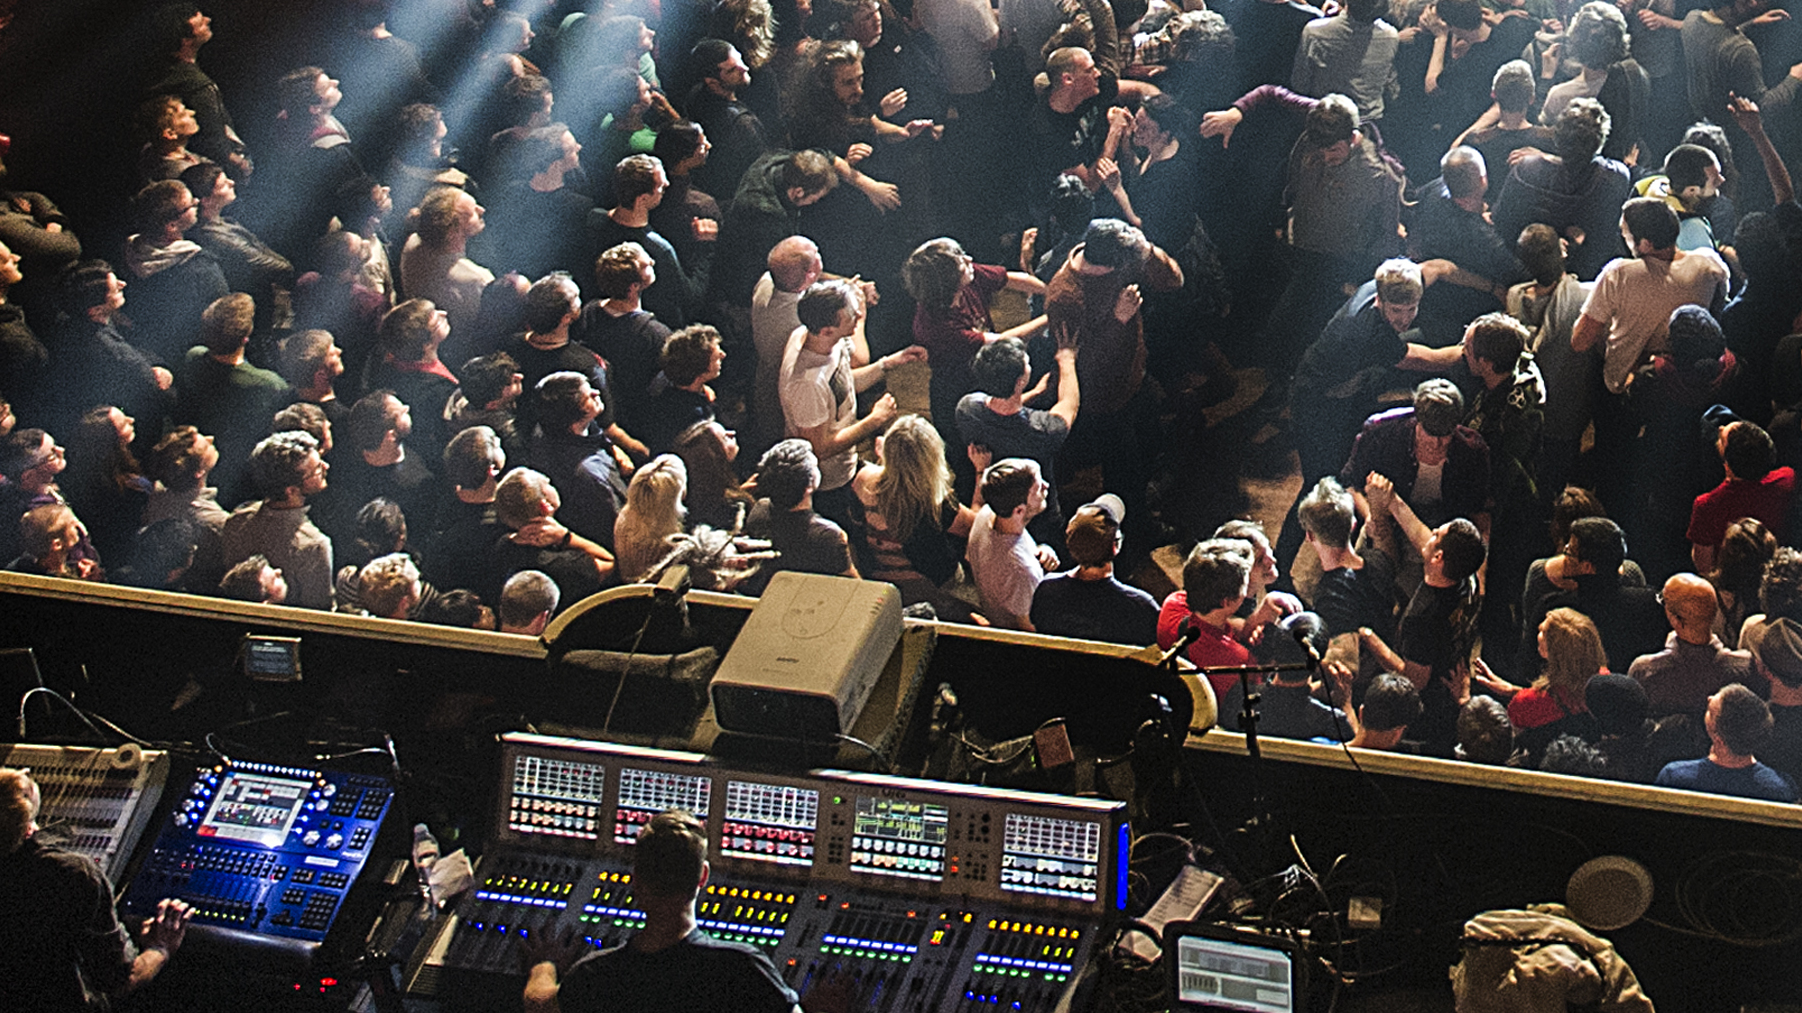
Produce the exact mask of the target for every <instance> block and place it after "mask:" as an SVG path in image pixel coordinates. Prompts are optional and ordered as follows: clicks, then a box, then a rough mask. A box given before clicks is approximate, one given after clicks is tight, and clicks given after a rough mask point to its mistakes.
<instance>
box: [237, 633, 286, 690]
mask: <svg viewBox="0 0 1802 1013" xmlns="http://www.w3.org/2000/svg"><path fill="white" fill-rule="evenodd" d="M244 670H245V671H246V672H248V673H249V674H250V676H251V678H253V679H264V680H270V681H276V682H285V681H289V680H293V679H298V678H300V638H299V637H255V636H246V637H245V638H244Z"/></svg>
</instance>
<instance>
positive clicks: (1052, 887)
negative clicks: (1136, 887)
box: [1001, 813, 1101, 903]
mask: <svg viewBox="0 0 1802 1013" xmlns="http://www.w3.org/2000/svg"><path fill="white" fill-rule="evenodd" d="M1100 862H1101V824H1099V823H1091V822H1089V821H1087V820H1060V819H1054V818H1051V817H1046V816H1026V815H1023V814H1021V813H1008V814H1007V829H1006V835H1005V837H1004V838H1003V839H1002V846H1001V889H1003V890H1011V891H1014V892H1016V893H1036V894H1041V895H1043V896H1046V897H1071V898H1074V899H1076V900H1085V901H1089V902H1091V903H1092V902H1094V901H1095V900H1096V899H1097V898H1098V897H1099V895H1100V884H1101V878H1100V872H1101V865H1100Z"/></svg>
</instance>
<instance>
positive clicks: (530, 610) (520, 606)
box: [497, 570, 559, 637]
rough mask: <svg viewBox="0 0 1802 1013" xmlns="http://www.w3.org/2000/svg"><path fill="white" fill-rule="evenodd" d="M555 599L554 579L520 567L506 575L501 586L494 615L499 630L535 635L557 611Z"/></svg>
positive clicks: (556, 595)
mask: <svg viewBox="0 0 1802 1013" xmlns="http://www.w3.org/2000/svg"><path fill="white" fill-rule="evenodd" d="M558 599H559V595H558V590H557V582H556V581H554V580H552V579H551V578H550V577H549V576H548V575H546V574H543V573H540V572H539V571H537V570H521V571H519V572H518V573H516V574H514V575H513V576H511V577H508V578H507V583H506V584H505V585H504V586H503V587H502V588H501V608H500V612H499V613H498V615H497V618H498V620H499V622H500V632H502V633H520V634H524V635H525V636H528V637H535V636H538V635H539V634H541V633H543V632H544V627H545V625H546V624H548V623H549V622H550V621H551V616H552V614H554V613H555V612H556V611H557V602H558Z"/></svg>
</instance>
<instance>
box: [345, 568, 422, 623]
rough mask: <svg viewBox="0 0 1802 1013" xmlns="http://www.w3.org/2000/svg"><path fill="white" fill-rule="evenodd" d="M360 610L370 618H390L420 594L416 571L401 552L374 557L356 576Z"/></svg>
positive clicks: (417, 570) (417, 571)
mask: <svg viewBox="0 0 1802 1013" xmlns="http://www.w3.org/2000/svg"><path fill="white" fill-rule="evenodd" d="M357 587H358V590H360V591H361V592H362V594H363V608H364V610H365V611H367V612H368V613H369V614H370V615H374V616H383V617H388V618H392V617H393V615H394V613H395V612H398V611H399V610H400V607H401V605H403V604H404V603H405V602H406V600H407V599H408V598H409V597H417V596H418V594H419V567H418V566H415V565H414V563H413V558H412V557H411V556H409V555H407V554H406V553H404V552H390V553H389V554H387V555H386V556H377V557H376V558H375V559H372V560H370V561H369V563H368V565H366V566H364V567H363V569H362V570H361V571H360V572H358V574H357Z"/></svg>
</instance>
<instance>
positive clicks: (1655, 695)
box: [1627, 573, 1755, 720]
mask: <svg viewBox="0 0 1802 1013" xmlns="http://www.w3.org/2000/svg"><path fill="white" fill-rule="evenodd" d="M1659 597H1660V598H1662V599H1663V602H1664V616H1665V618H1666V619H1668V620H1670V624H1671V635H1670V637H1669V638H1668V639H1666V640H1665V645H1664V650H1662V651H1659V652H1658V653H1656V654H1647V655H1642V656H1640V657H1638V658H1635V659H1633V665H1632V667H1631V668H1629V669H1627V674H1628V675H1630V676H1632V677H1633V678H1635V679H1637V680H1638V681H1639V684H1640V685H1641V686H1643V687H1645V691H1646V700H1647V706H1648V708H1649V712H1650V714H1651V716H1652V717H1654V718H1661V717H1664V716H1666V715H1668V714H1687V715H1689V716H1690V717H1691V718H1693V719H1696V720H1700V719H1701V716H1702V712H1703V711H1704V710H1705V709H1707V707H1708V698H1709V697H1711V696H1713V695H1714V693H1715V691H1716V690H1718V689H1720V688H1721V687H1722V686H1725V685H1727V684H1728V683H1734V682H1737V683H1741V684H1743V685H1753V684H1754V681H1755V680H1754V679H1753V676H1752V672H1751V668H1752V664H1751V656H1750V655H1748V654H1747V653H1746V652H1745V651H1730V650H1728V649H1727V648H1726V646H1725V645H1723V644H1722V643H1721V638H1720V637H1717V636H1715V634H1714V622H1715V614H1716V612H1717V608H1718V602H1717V599H1716V597H1715V591H1714V588H1713V587H1712V586H1710V585H1709V583H1708V581H1706V580H1703V579H1702V578H1701V577H1698V576H1696V575H1695V574H1693V573H1679V574H1677V575H1676V576H1673V577H1672V578H1671V579H1669V580H1667V581H1665V582H1664V593H1663V594H1662V595H1660V596H1659Z"/></svg>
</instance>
